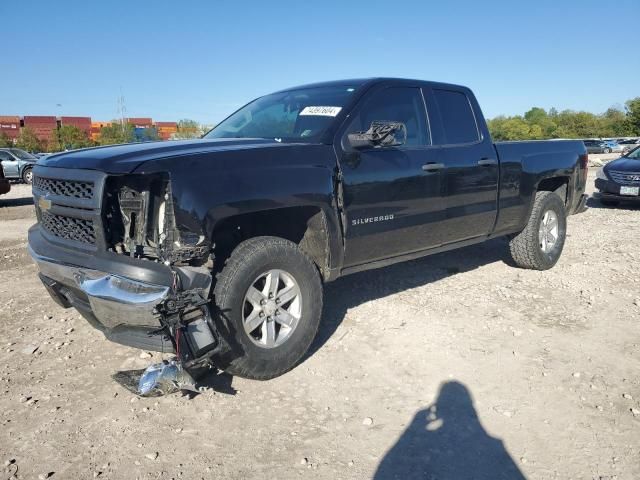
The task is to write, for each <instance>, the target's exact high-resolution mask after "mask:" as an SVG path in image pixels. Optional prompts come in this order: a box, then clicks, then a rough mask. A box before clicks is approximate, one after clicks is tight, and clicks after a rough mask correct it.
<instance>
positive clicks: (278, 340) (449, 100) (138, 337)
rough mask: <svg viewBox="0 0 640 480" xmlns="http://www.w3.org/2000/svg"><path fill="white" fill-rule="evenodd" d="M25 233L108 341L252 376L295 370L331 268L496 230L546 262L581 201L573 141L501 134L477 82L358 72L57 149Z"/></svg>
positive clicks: (411, 255)
mask: <svg viewBox="0 0 640 480" xmlns="http://www.w3.org/2000/svg"><path fill="white" fill-rule="evenodd" d="M33 174H34V175H33V195H34V200H35V205H36V213H37V218H38V223H37V224H36V225H34V226H33V227H32V228H31V229H30V230H29V251H30V254H31V256H32V257H33V259H34V260H35V262H36V263H37V265H38V267H39V272H40V273H39V275H40V278H41V280H42V282H43V283H44V286H45V287H46V289H47V290H48V292H49V293H50V294H51V296H52V297H53V299H54V300H55V301H56V302H57V303H58V304H60V305H62V306H63V307H75V308H76V309H77V310H78V311H79V312H80V313H81V314H82V315H83V316H84V317H85V318H86V319H87V320H88V321H89V322H90V323H91V324H92V325H93V326H94V327H96V328H98V329H100V330H101V331H102V332H103V333H104V334H105V336H106V337H107V338H108V339H110V340H113V341H115V342H119V343H122V344H126V345H130V346H135V347H139V348H143V349H148V350H155V351H165V352H175V354H176V355H177V357H178V359H179V360H180V361H181V362H182V364H183V365H184V366H185V368H187V369H189V368H193V369H194V370H195V369H197V368H200V367H206V366H210V365H214V366H216V367H217V368H220V369H223V370H226V371H227V372H229V373H231V374H234V375H240V376H244V377H248V378H253V379H269V378H273V377H276V376H278V375H281V374H283V373H284V372H286V371H288V370H290V369H291V368H293V367H294V366H295V365H296V364H297V362H299V361H300V359H301V358H302V357H303V355H304V354H305V352H306V351H307V349H308V348H309V346H310V345H311V343H312V341H313V339H314V337H315V335H316V332H317V330H318V326H319V323H320V319H321V314H322V302H323V282H330V281H332V280H335V279H337V278H338V277H340V276H342V275H346V274H350V273H353V272H360V271H363V270H367V269H371V268H377V267H382V266H385V265H389V264H392V263H396V262H400V261H404V260H410V259H415V258H418V257H423V256H425V255H430V254H434V253H438V252H442V251H445V250H452V249H455V248H460V247H464V246H467V245H471V244H476V243H479V242H483V241H486V240H488V239H491V238H495V237H501V236H508V237H509V238H510V244H509V245H510V252H511V255H512V257H513V261H514V263H515V264H517V265H518V266H520V267H524V268H530V269H537V270H545V269H548V268H551V267H552V266H553V265H554V264H555V263H556V262H557V261H558V258H559V257H560V254H561V252H562V249H563V245H564V243H565V235H566V229H567V221H566V219H567V216H568V215H571V214H574V213H578V212H581V211H582V210H584V208H585V201H586V195H585V181H586V177H587V152H586V149H585V146H584V144H583V143H582V141H531V142H507V143H493V142H492V139H491V136H490V134H489V132H488V130H487V125H486V123H485V120H484V118H483V115H482V112H481V110H480V107H479V105H478V103H477V101H476V98H475V97H474V95H473V93H472V92H471V90H469V89H468V88H465V87H461V86H457V85H450V84H444V83H435V82H426V81H418V80H404V79H389V78H386V79H384V78H377V79H364V80H346V81H334V82H326V83H318V84H313V85H307V86H302V87H297V88H291V89H287V90H283V91H280V92H277V93H274V94H271V95H266V96H263V97H261V98H258V99H257V100H254V101H252V102H250V103H249V104H247V105H246V106H244V107H242V108H241V109H240V110H238V111H237V112H235V113H233V114H232V115H231V116H229V117H228V118H227V119H226V120H224V121H222V122H221V123H220V124H219V125H217V126H216V127H215V128H214V129H213V130H211V131H210V132H209V133H207V134H206V135H204V137H203V138H201V139H196V140H188V141H171V142H152V143H142V144H129V145H119V146H110V147H99V148H91V149H85V150H78V151H74V152H68V153H62V154H58V155H51V156H49V157H47V158H46V159H41V160H40V161H39V162H38V164H37V166H36V167H35V168H34V170H33Z"/></svg>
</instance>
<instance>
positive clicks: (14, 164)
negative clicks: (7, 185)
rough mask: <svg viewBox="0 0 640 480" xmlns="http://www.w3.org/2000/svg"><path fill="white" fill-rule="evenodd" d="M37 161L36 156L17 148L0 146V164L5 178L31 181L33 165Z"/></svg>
mask: <svg viewBox="0 0 640 480" xmlns="http://www.w3.org/2000/svg"><path fill="white" fill-rule="evenodd" d="M37 161H38V157H36V156H35V155H31V154H30V153H29V152H25V151H24V150H20V149H19V148H0V164H1V165H2V172H3V173H4V177H5V178H6V179H9V180H13V179H20V180H23V181H24V182H25V183H31V181H32V180H33V173H32V170H33V166H34V165H35V164H36V162H37Z"/></svg>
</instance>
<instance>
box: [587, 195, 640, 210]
mask: <svg viewBox="0 0 640 480" xmlns="http://www.w3.org/2000/svg"><path fill="white" fill-rule="evenodd" d="M587 207H589V208H596V209H605V210H631V211H637V210H640V202H638V201H637V200H635V201H629V202H621V203H620V204H619V205H616V206H609V205H603V204H602V203H601V202H600V200H598V199H597V198H594V197H589V198H588V199H587Z"/></svg>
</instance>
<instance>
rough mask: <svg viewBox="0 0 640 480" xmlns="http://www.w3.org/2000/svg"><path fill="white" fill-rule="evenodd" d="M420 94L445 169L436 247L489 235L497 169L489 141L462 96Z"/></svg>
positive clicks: (441, 92) (440, 90)
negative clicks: (443, 208)
mask: <svg viewBox="0 0 640 480" xmlns="http://www.w3.org/2000/svg"><path fill="white" fill-rule="evenodd" d="M424 93H425V99H426V100H427V110H428V111H429V115H430V119H431V125H432V132H433V141H434V144H436V145H440V146H441V148H442V154H443V157H442V158H443V162H444V165H445V175H444V186H443V187H444V203H445V219H444V221H443V225H442V228H441V230H440V233H441V238H440V241H441V243H442V244H448V243H452V242H458V241H463V240H467V239H471V238H473V237H479V236H484V235H488V234H489V233H490V232H491V231H492V230H493V226H494V223H495V220H496V216H497V202H498V172H499V165H498V156H497V153H496V151H495V147H494V146H493V143H492V141H491V138H490V137H489V136H488V135H483V130H482V129H481V128H480V123H479V121H478V119H479V118H482V117H481V112H480V111H479V110H478V111H477V112H476V111H475V110H474V104H475V101H473V102H472V97H471V96H470V95H468V94H467V92H466V91H465V90H462V89H461V90H456V89H453V88H451V89H449V88H436V87H433V88H430V89H425V92H424ZM475 108H478V107H477V104H476V107H475ZM485 137H486V138H485Z"/></svg>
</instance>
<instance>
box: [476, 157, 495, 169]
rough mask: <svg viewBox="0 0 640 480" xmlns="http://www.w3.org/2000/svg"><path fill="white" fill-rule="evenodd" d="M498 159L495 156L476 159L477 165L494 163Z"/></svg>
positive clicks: (482, 165)
mask: <svg viewBox="0 0 640 480" xmlns="http://www.w3.org/2000/svg"><path fill="white" fill-rule="evenodd" d="M496 163H498V161H497V160H496V159H495V158H482V159H480V160H478V165H480V166H481V167H484V166H486V165H495V164H496Z"/></svg>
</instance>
